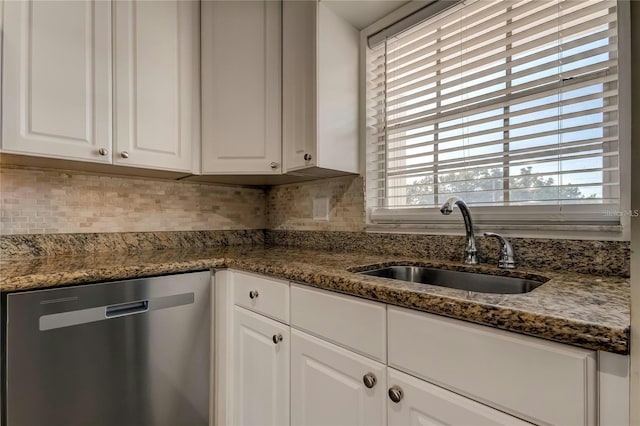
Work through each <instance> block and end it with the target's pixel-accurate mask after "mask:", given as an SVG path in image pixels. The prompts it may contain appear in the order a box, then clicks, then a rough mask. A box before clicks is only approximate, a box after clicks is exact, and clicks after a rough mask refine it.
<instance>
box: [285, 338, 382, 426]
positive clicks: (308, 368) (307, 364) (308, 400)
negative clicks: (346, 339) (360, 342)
mask: <svg viewBox="0 0 640 426" xmlns="http://www.w3.org/2000/svg"><path fill="white" fill-rule="evenodd" d="M385 370H386V366H385V365H383V364H381V363H379V362H376V361H373V360H371V359H369V358H366V357H363V356H361V355H358V354H356V353H354V352H351V351H348V350H346V349H343V348H341V347H338V346H336V345H334V344H331V343H329V342H326V341H324V340H321V339H318V338H316V337H313V336H310V335H308V334H306V333H303V332H301V331H298V330H295V329H292V330H291V424H292V425H296V426H297V425H327V426H328V425H345V426H347V425H351V426H356V425H361V426H375V425H384V424H386V403H385V395H386V371H385Z"/></svg>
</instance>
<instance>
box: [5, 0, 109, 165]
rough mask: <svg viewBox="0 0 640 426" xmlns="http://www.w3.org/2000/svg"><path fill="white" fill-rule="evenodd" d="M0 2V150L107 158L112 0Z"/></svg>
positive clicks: (78, 158)
mask: <svg viewBox="0 0 640 426" xmlns="http://www.w3.org/2000/svg"><path fill="white" fill-rule="evenodd" d="M4 9H5V10H4V22H3V25H4V31H3V36H4V46H3V67H4V69H3V84H2V86H3V91H4V93H3V101H2V107H3V108H2V113H3V114H2V115H3V116H2V122H3V123H2V125H3V131H2V150H3V151H5V152H14V153H20V154H29V155H38V156H44V157H54V158H64V159H72V160H85V161H95V162H102V163H109V162H111V156H110V151H111V4H110V3H109V2H105V1H81V2H80V1H9V2H5V4H4ZM100 148H103V149H105V150H107V151H106V155H99V152H98V151H99V149H100Z"/></svg>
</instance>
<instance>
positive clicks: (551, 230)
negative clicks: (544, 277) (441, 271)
mask: <svg viewBox="0 0 640 426" xmlns="http://www.w3.org/2000/svg"><path fill="white" fill-rule="evenodd" d="M365 230H366V232H371V233H399V234H431V235H464V223H463V222H462V220H461V221H460V223H459V224H455V223H423V224H419V223H384V224H382V223H367V225H366V228H365ZM474 231H475V234H476V235H482V233H484V232H498V233H500V234H502V235H504V236H506V237H511V238H548V239H555V240H609V241H628V240H629V236H628V235H626V233H625V231H624V228H623V227H622V226H621V225H575V224H536V225H531V224H515V223H514V224H493V223H492V224H483V223H474Z"/></svg>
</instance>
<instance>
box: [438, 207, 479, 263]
mask: <svg viewBox="0 0 640 426" xmlns="http://www.w3.org/2000/svg"><path fill="white" fill-rule="evenodd" d="M454 206H458V208H459V209H460V213H462V218H463V219H464V230H465V234H466V239H467V242H466V248H465V250H464V253H465V258H464V263H466V264H469V265H477V264H478V263H479V262H478V249H477V248H476V237H475V235H474V233H473V222H472V220H471V212H470V211H469V207H468V206H467V203H465V202H464V201H463V200H462V199H460V198H458V197H451V198H449V199H448V200H447V201H445V202H444V203H443V204H442V207H440V213H442V214H443V215H445V216H448V215H450V214H451V213H452V212H453V207H454Z"/></svg>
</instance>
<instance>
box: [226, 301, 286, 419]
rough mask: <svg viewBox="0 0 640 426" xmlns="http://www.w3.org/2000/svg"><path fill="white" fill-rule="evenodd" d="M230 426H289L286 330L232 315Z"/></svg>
mask: <svg viewBox="0 0 640 426" xmlns="http://www.w3.org/2000/svg"><path fill="white" fill-rule="evenodd" d="M232 340H233V343H232V345H233V351H232V356H231V359H230V361H231V364H232V368H233V374H232V385H231V388H232V389H233V399H232V403H231V406H232V407H233V417H232V418H233V424H235V425H243V426H249V425H261V426H266V425H288V424H289V347H290V345H289V326H287V325H285V324H282V323H279V322H277V321H273V320H271V319H269V318H267V317H264V316H262V315H259V314H256V313H254V312H251V311H248V310H246V309H244V308H241V307H239V306H235V307H234V311H233V339H232Z"/></svg>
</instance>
